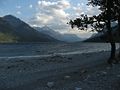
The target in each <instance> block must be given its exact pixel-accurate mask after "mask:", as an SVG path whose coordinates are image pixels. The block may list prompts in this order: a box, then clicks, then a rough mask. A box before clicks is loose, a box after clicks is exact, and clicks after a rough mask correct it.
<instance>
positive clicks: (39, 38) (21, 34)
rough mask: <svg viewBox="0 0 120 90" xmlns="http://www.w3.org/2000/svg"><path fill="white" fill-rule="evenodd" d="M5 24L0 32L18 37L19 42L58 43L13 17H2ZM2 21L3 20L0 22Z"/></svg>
mask: <svg viewBox="0 0 120 90" xmlns="http://www.w3.org/2000/svg"><path fill="white" fill-rule="evenodd" d="M2 20H3V21H4V23H2V22H3V21H2V22H1V24H3V26H4V27H3V26H1V25H0V32H6V33H11V35H13V36H16V37H17V41H18V42H57V41H58V40H56V39H54V38H53V37H51V36H49V35H46V34H43V33H40V32H39V31H37V30H35V29H33V28H32V27H30V26H29V25H28V24H27V23H25V22H24V21H22V20H20V19H19V18H16V17H14V16H12V15H6V16H4V17H2ZM0 21H1V20H0Z"/></svg>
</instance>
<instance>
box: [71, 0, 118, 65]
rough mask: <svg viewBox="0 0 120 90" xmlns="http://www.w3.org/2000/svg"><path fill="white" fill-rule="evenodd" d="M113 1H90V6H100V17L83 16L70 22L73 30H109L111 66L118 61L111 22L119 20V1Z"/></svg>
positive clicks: (109, 60) (109, 61)
mask: <svg viewBox="0 0 120 90" xmlns="http://www.w3.org/2000/svg"><path fill="white" fill-rule="evenodd" d="M113 1H114V0H88V5H93V6H100V10H101V11H102V12H101V13H100V14H99V15H96V16H92V17H88V16H87V15H81V17H80V18H76V19H75V20H70V22H69V24H70V25H71V27H72V28H74V27H75V26H76V27H77V28H78V29H80V30H87V28H88V27H91V30H92V31H97V32H106V31H104V30H106V29H107V40H108V42H109V43H110V44H111V55H110V58H109V59H108V63H109V64H112V63H113V61H116V59H115V52H116V45H115V40H114V38H113V34H112V28H111V22H112V21H115V20H119V15H118V12H119V8H118V6H119V5H118V3H117V1H118V0H115V1H114V2H113ZM115 8H118V9H115ZM119 21H120V20H119ZM105 28H106V29H105Z"/></svg>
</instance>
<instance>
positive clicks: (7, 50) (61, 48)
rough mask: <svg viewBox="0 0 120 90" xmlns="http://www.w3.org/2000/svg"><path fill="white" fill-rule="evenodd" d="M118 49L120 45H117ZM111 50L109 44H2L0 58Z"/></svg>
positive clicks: (0, 45)
mask: <svg viewBox="0 0 120 90" xmlns="http://www.w3.org/2000/svg"><path fill="white" fill-rule="evenodd" d="M118 47H119V45H118V44H117V48H118ZM109 50H110V44H109V43H18V44H16V43H12V44H0V57H11V56H12V57H13V56H35V55H50V54H63V55H64V54H77V53H89V52H99V51H109Z"/></svg>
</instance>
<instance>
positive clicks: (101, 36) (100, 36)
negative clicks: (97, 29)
mask: <svg viewBox="0 0 120 90" xmlns="http://www.w3.org/2000/svg"><path fill="white" fill-rule="evenodd" d="M117 30H118V25H115V24H114V25H113V27H112V34H113V37H114V40H115V41H116V42H120V36H118V32H117ZM107 37H108V36H107V32H105V33H102V32H101V33H97V34H93V35H92V36H91V37H90V38H89V39H86V40H85V41H84V42H108V39H107Z"/></svg>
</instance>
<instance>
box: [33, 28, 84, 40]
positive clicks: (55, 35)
mask: <svg viewBox="0 0 120 90" xmlns="http://www.w3.org/2000/svg"><path fill="white" fill-rule="evenodd" d="M33 28H34V29H36V30H37V31H39V32H41V33H44V34H47V35H49V36H51V37H53V38H55V39H57V40H60V41H64V42H78V41H82V39H81V38H79V37H78V36H77V35H75V34H70V33H66V34H61V33H59V32H58V31H54V30H52V29H50V28H49V27H47V26H44V27H42V28H40V27H33Z"/></svg>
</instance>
